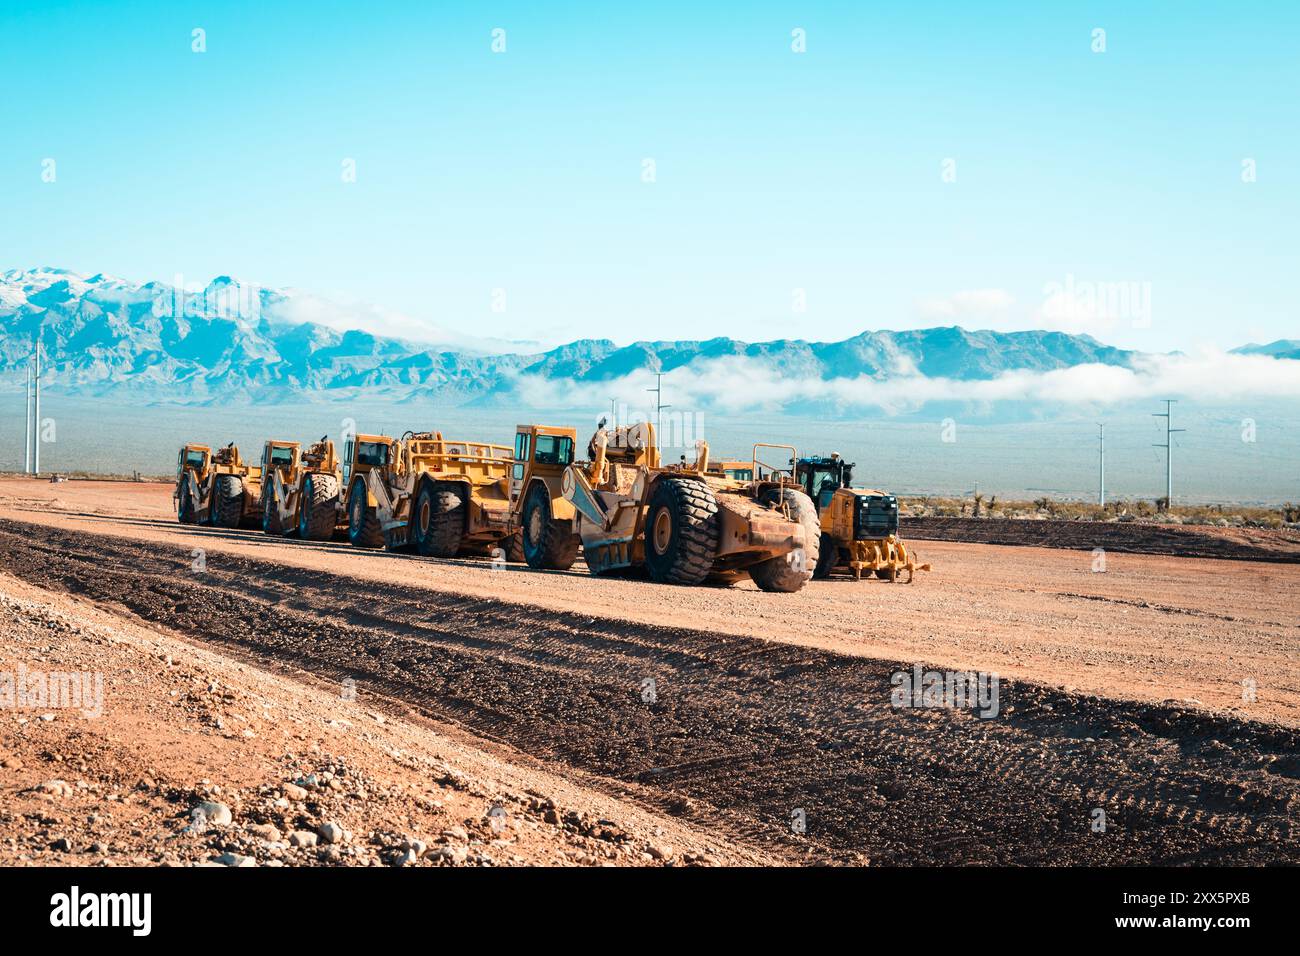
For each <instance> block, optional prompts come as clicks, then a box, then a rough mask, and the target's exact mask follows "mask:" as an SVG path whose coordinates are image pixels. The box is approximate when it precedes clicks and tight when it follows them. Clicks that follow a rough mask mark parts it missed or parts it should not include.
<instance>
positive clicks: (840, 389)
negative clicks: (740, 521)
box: [514, 351, 1300, 415]
mask: <svg viewBox="0 0 1300 956" xmlns="http://www.w3.org/2000/svg"><path fill="white" fill-rule="evenodd" d="M514 385H515V391H516V393H517V394H518V395H519V397H520V398H521V399H522V400H523V401H524V402H526V403H527V404H529V405H532V406H535V407H539V408H601V407H605V408H608V407H609V405H610V402H611V400H613V401H617V402H619V403H622V404H626V405H628V406H631V407H644V406H645V405H646V404H648V401H647V397H646V389H647V388H652V387H653V386H654V375H653V373H651V372H636V373H633V374H631V375H627V376H624V377H622V378H618V379H613V380H607V381H601V382H572V381H564V382H560V381H551V380H547V379H545V378H542V377H540V376H535V375H529V374H522V375H520V376H518V377H517V378H516V379H515V382H514ZM663 387H664V392H665V397H666V399H667V400H668V401H670V402H671V403H672V404H673V407H674V408H675V409H676V410H679V411H681V410H686V409H695V410H701V409H711V410H715V411H719V412H746V411H748V412H753V411H772V412H780V411H783V410H787V409H789V408H791V407H794V406H799V405H806V404H809V403H819V404H822V405H827V404H829V405H831V406H835V407H838V408H840V409H842V410H844V411H849V410H855V409H862V410H877V411H884V412H885V413H887V414H891V415H892V414H906V413H909V412H915V411H918V410H920V409H921V408H923V407H924V406H925V405H927V404H930V403H932V402H946V403H952V402H959V403H970V404H973V405H979V406H994V405H998V404H999V403H1013V402H1016V403H1030V404H1041V405H1056V406H1080V407H1084V406H1106V405H1116V404H1121V403H1124V402H1131V401H1135V400H1142V399H1151V398H1186V399H1195V400H1197V401H1202V402H1216V401H1217V402H1226V401H1239V400H1242V399H1264V398H1300V361H1295V360H1292V359H1277V358H1272V357H1270V356H1263V355H1235V354H1231V353H1226V352H1218V351H1205V352H1202V353H1199V354H1196V355H1151V356H1142V357H1140V358H1138V359H1136V360H1135V362H1134V364H1133V366H1132V367H1131V368H1129V367H1122V366H1116V365H1104V364H1087V365H1075V366H1071V367H1069V368H1061V369H1053V370H1051V371H1047V372H1040V371H1032V370H1026V369H1019V370H1014V371H1008V372H1004V373H1002V374H1001V375H998V376H996V377H995V378H991V379H977V380H961V379H954V378H944V377H927V376H925V375H922V374H920V373H919V372H917V371H915V369H914V368H912V369H906V370H903V371H902V372H901V374H899V373H895V374H891V375H889V376H888V377H885V378H873V377H871V376H868V375H861V376H857V377H851V378H849V377H846V378H833V379H822V378H819V377H815V376H792V375H789V374H783V373H782V372H781V371H780V370H778V369H775V368H773V367H772V366H770V365H769V364H767V363H765V362H764V361H762V360H761V359H755V358H750V357H745V356H727V357H724V358H717V359H704V360H696V361H695V362H692V363H690V364H689V365H685V366H682V367H680V368H676V369H673V370H672V371H670V372H666V373H665V374H664V377H663Z"/></svg>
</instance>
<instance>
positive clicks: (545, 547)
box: [520, 484, 582, 571]
mask: <svg viewBox="0 0 1300 956" xmlns="http://www.w3.org/2000/svg"><path fill="white" fill-rule="evenodd" d="M520 530H521V533H522V534H521V536H522V538H523V551H524V560H525V561H527V562H528V566H529V567H530V568H534V569H536V570H538V571H567V570H569V568H571V567H573V562H574V561H577V560H578V545H579V544H581V542H582V539H581V538H579V537H578V536H577V535H576V534H574V533H573V522H571V521H563V520H557V519H556V518H554V517H552V515H551V493H550V492H549V491H547V490H546V486H545V485H541V484H538V485H533V487H531V488H530V489H528V496H527V497H526V498H525V499H524V526H523V528H522V529H520Z"/></svg>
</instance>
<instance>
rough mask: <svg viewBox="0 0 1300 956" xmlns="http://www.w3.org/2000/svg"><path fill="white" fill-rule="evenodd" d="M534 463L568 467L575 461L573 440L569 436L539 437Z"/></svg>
mask: <svg viewBox="0 0 1300 956" xmlns="http://www.w3.org/2000/svg"><path fill="white" fill-rule="evenodd" d="M533 461H535V462H537V464H539V465H567V464H569V463H570V462H571V461H573V439H572V438H570V437H569V436H568V435H538V436H537V451H536V453H535V454H534V455H533Z"/></svg>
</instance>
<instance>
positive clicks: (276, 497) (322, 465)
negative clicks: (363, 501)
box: [262, 435, 346, 541]
mask: <svg viewBox="0 0 1300 956" xmlns="http://www.w3.org/2000/svg"><path fill="white" fill-rule="evenodd" d="M262 474H263V481H262V530H263V531H265V532H266V533H267V534H280V535H296V536H297V537H299V538H301V539H302V540H304V541H328V540H329V539H330V538H332V537H334V531H335V529H336V528H337V527H338V525H339V518H340V515H342V514H345V513H346V512H344V511H343V509H342V508H341V506H340V501H339V489H340V487H341V486H342V481H343V474H342V468H341V466H340V464H339V460H338V456H337V455H336V454H335V453H334V443H333V442H332V441H330V440H329V438H328V436H324V435H322V436H321V439H320V441H317V442H315V443H313V444H312V445H310V446H308V448H307V450H306V451H303V450H302V447H301V445H299V443H298V442H288V441H268V442H267V443H266V445H265V447H264V448H263V450H262ZM268 476H269V477H268Z"/></svg>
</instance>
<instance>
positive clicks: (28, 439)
mask: <svg viewBox="0 0 1300 956" xmlns="http://www.w3.org/2000/svg"><path fill="white" fill-rule="evenodd" d="M23 442H24V444H23V474H24V475H30V474H31V473H32V361H31V359H28V360H27V429H26V431H25V432H24V433H23Z"/></svg>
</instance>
